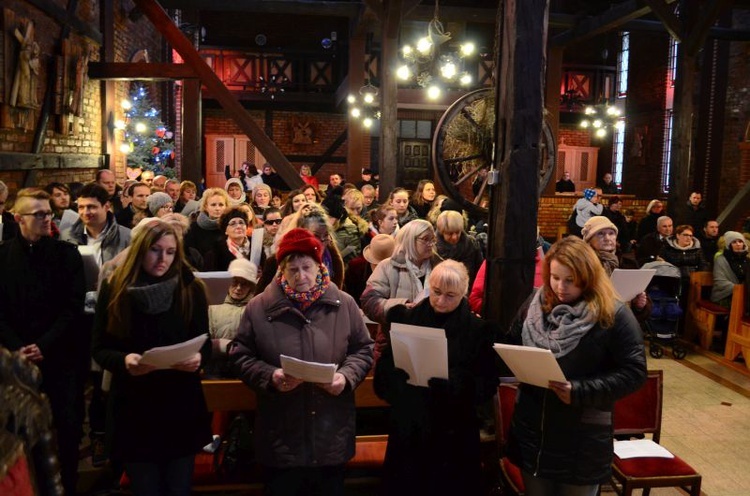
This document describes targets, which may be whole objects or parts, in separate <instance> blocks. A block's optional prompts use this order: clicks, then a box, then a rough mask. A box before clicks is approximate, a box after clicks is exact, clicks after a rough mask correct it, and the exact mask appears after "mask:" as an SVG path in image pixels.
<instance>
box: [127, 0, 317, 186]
mask: <svg viewBox="0 0 750 496" xmlns="http://www.w3.org/2000/svg"><path fill="white" fill-rule="evenodd" d="M134 2H135V4H136V5H137V6H138V7H139V8H140V9H141V10H142V11H143V13H144V14H145V15H146V17H148V18H149V20H150V21H151V22H152V23H153V25H154V27H155V28H156V29H157V30H158V31H159V32H160V33H161V34H162V35H163V36H164V38H165V39H166V40H167V41H168V42H169V43H170V44H171V45H172V47H173V48H174V49H175V50H177V52H178V53H179V54H180V56H181V57H182V58H183V60H184V61H185V63H186V64H188V65H190V67H192V68H193V70H194V71H195V72H196V74H197V75H198V77H199V78H200V80H201V82H202V83H203V84H204V85H206V89H207V90H208V91H209V92H210V93H211V94H212V95H214V96H215V97H216V100H217V101H218V102H219V104H220V105H221V106H222V108H224V110H225V111H226V112H227V114H228V115H229V116H230V117H231V118H232V119H233V120H234V121H235V122H236V123H237V125H238V126H239V128H240V129H241V130H242V132H243V133H245V134H246V135H247V136H248V137H249V138H250V139H251V140H252V142H253V144H254V145H255V146H256V147H257V148H258V149H259V150H260V152H261V153H262V154H263V156H264V157H265V158H266V160H268V162H269V163H270V164H271V165H273V166H274V168H276V171H277V172H278V173H279V175H280V176H281V177H282V178H283V179H284V181H285V182H286V184H287V185H288V186H289V187H290V188H300V187H302V186H303V184H304V182H303V181H302V178H300V176H299V173H298V172H297V170H296V169H295V168H294V167H293V166H292V164H291V163H290V162H289V160H288V159H287V158H286V157H285V156H284V154H283V153H281V151H280V150H279V149H278V147H277V146H276V145H275V144H274V142H273V141H271V139H270V138H269V137H268V136H266V134H265V133H264V132H263V130H262V129H261V128H260V126H258V124H257V123H256V122H255V121H254V120H253V118H252V117H251V116H250V113H249V112H248V111H247V110H245V108H244V107H243V106H242V104H241V103H240V102H239V101H238V100H237V98H236V97H235V96H234V95H233V94H232V93H231V92H230V91H229V90H228V89H227V87H226V86H224V83H222V82H221V80H220V79H219V77H218V76H217V75H216V74H215V73H214V71H213V70H212V69H211V68H210V67H209V66H208V65H207V64H206V63H205V62H204V61H203V59H202V58H201V56H200V54H199V53H198V52H197V51H196V50H195V47H193V44H192V43H191V42H190V41H189V40H188V39H187V38H185V35H183V34H182V32H181V31H180V30H179V29H178V28H177V26H176V25H175V23H174V21H173V20H172V18H170V17H169V16H168V15H167V13H166V12H165V11H164V9H163V8H162V7H161V6H160V5H159V3H158V2H156V0H134Z"/></svg>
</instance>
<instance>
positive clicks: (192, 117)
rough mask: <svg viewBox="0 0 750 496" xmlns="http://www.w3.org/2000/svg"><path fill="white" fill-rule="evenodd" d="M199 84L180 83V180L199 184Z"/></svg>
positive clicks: (200, 136)
mask: <svg viewBox="0 0 750 496" xmlns="http://www.w3.org/2000/svg"><path fill="white" fill-rule="evenodd" d="M202 102H203V100H202V99H201V83H200V81H198V80H197V79H185V80H184V81H183V83H182V105H181V107H182V167H181V170H180V177H181V179H187V180H190V181H193V182H194V183H195V184H200V182H201V177H202V176H203V136H202V131H203V129H202V127H201V125H202V124H201V122H202V114H203V104H202Z"/></svg>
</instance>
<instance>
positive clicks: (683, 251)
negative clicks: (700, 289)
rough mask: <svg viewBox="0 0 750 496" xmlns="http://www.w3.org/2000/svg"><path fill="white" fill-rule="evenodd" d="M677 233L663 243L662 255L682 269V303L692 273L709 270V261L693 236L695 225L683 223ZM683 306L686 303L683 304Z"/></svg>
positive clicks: (677, 228) (676, 230) (666, 260)
mask: <svg viewBox="0 0 750 496" xmlns="http://www.w3.org/2000/svg"><path fill="white" fill-rule="evenodd" d="M674 232H675V234H674V235H673V236H670V237H668V238H667V240H666V242H665V243H664V244H663V245H662V248H661V253H660V256H661V258H663V259H664V261H665V262H669V263H671V264H672V265H674V266H675V267H677V268H678V269H680V276H681V277H680V282H681V284H682V296H681V298H680V300H681V301H680V303H681V304H684V303H686V302H687V294H688V288H689V287H690V274H692V273H693V272H696V271H704V270H709V266H708V262H706V259H705V258H704V256H703V250H702V249H701V242H700V241H698V238H696V237H695V236H693V234H695V231H694V229H693V226H691V225H688V224H682V225H680V226H677V227H676V228H675V230H674ZM682 306H683V308H685V307H684V305H682Z"/></svg>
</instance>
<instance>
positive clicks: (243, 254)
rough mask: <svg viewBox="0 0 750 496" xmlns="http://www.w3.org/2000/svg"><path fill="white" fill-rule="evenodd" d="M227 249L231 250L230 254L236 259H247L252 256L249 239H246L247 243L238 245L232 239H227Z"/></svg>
mask: <svg viewBox="0 0 750 496" xmlns="http://www.w3.org/2000/svg"><path fill="white" fill-rule="evenodd" d="M227 249H228V250H229V253H231V254H232V255H234V258H247V257H248V255H249V254H250V243H249V242H248V240H247V238H245V242H244V243H242V244H241V245H238V244H237V243H235V242H234V241H232V240H231V239H230V238H227Z"/></svg>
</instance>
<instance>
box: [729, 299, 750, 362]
mask: <svg viewBox="0 0 750 496" xmlns="http://www.w3.org/2000/svg"><path fill="white" fill-rule="evenodd" d="M740 353H742V357H743V358H744V359H745V366H746V367H748V368H750V365H748V358H750V318H746V317H745V285H744V284H735V285H734V289H733V290H732V308H731V312H730V313H729V329H728V331H727V345H726V347H725V348H724V358H726V359H727V360H731V361H734V360H736V359H737V357H738V356H739V354H740Z"/></svg>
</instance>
